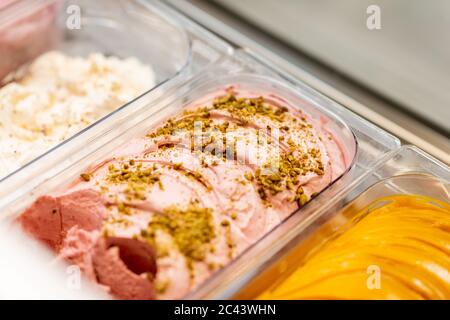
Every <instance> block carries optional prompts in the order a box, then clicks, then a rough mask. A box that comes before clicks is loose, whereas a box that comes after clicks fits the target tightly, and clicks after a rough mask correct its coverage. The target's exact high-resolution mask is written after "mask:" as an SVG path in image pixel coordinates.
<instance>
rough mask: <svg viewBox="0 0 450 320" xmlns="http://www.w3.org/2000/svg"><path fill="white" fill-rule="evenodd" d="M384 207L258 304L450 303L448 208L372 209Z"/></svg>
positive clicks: (393, 205) (413, 200)
mask: <svg viewBox="0 0 450 320" xmlns="http://www.w3.org/2000/svg"><path fill="white" fill-rule="evenodd" d="M386 202H387V204H385V205H383V206H381V207H380V206H378V207H377V206H374V205H373V204H372V205H371V206H370V207H371V208H374V207H377V208H376V209H373V210H372V211H368V209H367V208H366V209H364V210H362V211H361V212H360V213H359V214H357V215H356V217H355V218H354V219H353V220H352V221H350V224H352V225H353V226H351V227H349V228H347V230H346V231H344V232H343V233H342V234H341V235H338V236H337V237H334V238H333V239H332V240H330V241H328V242H327V243H326V244H325V245H324V246H322V247H321V248H318V250H315V251H314V252H312V253H311V254H310V255H309V258H308V257H307V258H306V259H305V260H304V262H303V264H302V265H301V266H300V267H299V268H298V269H296V270H295V271H294V272H293V273H292V274H291V275H289V276H288V277H287V278H286V279H285V280H282V281H280V282H278V283H277V284H275V285H274V286H273V287H272V288H270V289H269V290H267V291H266V292H264V293H263V294H262V295H260V296H259V297H258V298H259V299H450V271H449V270H450V205H449V204H448V203H444V202H441V201H438V200H435V199H431V198H427V197H422V196H415V195H401V196H400V195H398V196H391V197H386V198H382V199H379V200H377V201H376V204H380V205H382V204H383V203H386ZM344 230H345V228H344Z"/></svg>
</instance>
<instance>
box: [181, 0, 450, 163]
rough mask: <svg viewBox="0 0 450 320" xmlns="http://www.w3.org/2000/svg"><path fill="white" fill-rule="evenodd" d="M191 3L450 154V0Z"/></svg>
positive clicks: (412, 137) (405, 137) (414, 138)
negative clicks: (370, 25) (376, 11)
mask: <svg viewBox="0 0 450 320" xmlns="http://www.w3.org/2000/svg"><path fill="white" fill-rule="evenodd" d="M175 2H176V1H175ZM190 3H191V4H193V5H194V6H196V7H198V8H200V9H201V10H203V11H205V12H206V13H208V14H209V15H212V16H214V17H215V18H217V19H219V20H220V21H222V22H224V23H225V24H226V25H227V26H231V27H232V28H234V29H236V30H237V31H238V32H239V33H241V34H242V35H244V36H247V37H249V38H251V39H252V40H254V41H255V42H257V43H259V44H260V45H262V46H263V47H265V48H267V49H269V50H271V51H273V52H275V53H276V54H278V55H279V56H281V57H283V58H284V59H286V60H288V61H290V62H291V63H293V64H295V65H296V66H299V67H300V68H302V69H303V70H305V71H306V72H308V73H309V74H311V75H313V76H314V77H317V78H318V79H320V80H321V81H323V82H325V83H326V84H328V85H330V86H332V87H333V88H335V89H337V90H339V91H341V92H343V93H344V94H346V95H348V96H349V97H351V98H353V99H355V100H357V101H358V102H360V103H362V104H364V106H367V107H368V108H370V109H371V110H373V111H375V112H376V113H377V114H379V115H381V116H382V117H385V118H387V119H389V120H390V121H392V122H393V123H394V124H396V125H398V126H399V127H401V129H405V130H407V131H409V132H410V133H413V134H412V135H408V134H399V132H395V131H399V130H400V129H399V128H391V130H390V129H389V125H388V124H387V123H385V124H384V125H383V123H377V124H378V125H380V126H383V127H384V128H385V129H387V130H389V131H391V132H393V133H394V134H396V135H397V136H400V137H401V138H402V139H403V140H404V141H405V142H408V143H413V144H418V145H420V146H421V147H422V148H424V147H423V146H424V145H425V144H429V146H428V147H429V150H427V151H429V152H431V151H430V150H432V149H433V148H436V149H439V150H440V151H442V153H441V154H440V156H438V157H440V158H441V159H444V160H445V158H446V159H447V161H448V155H449V154H450V140H449V137H450V72H449V71H450V42H449V41H447V40H448V39H450V1H448V0H433V1H423V0H339V1H336V0H278V1H274V0H213V1H207V0H190ZM371 5H376V6H377V7H378V8H379V16H378V17H377V18H379V29H373V30H370V29H369V28H368V25H367V20H368V19H373V17H374V15H373V11H370V12H369V13H368V12H367V10H368V9H367V8H368V7H369V6H371ZM371 17H372V18H371ZM371 21H372V22H373V20H371ZM369 120H371V121H373V122H377V121H381V122H382V119H381V120H380V119H378V120H376V119H369ZM419 140H421V141H420V142H419ZM422 140H423V141H422ZM431 153H433V152H431ZM435 155H436V154H435ZM436 156H437V155H436Z"/></svg>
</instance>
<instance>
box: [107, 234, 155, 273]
mask: <svg viewBox="0 0 450 320" xmlns="http://www.w3.org/2000/svg"><path fill="white" fill-rule="evenodd" d="M105 241H106V246H107V248H108V249H109V248H111V247H118V248H119V257H120V259H121V260H122V261H123V263H124V264H125V265H126V266H127V268H128V269H129V270H130V271H132V272H134V273H135V274H138V275H139V274H143V273H151V274H152V275H154V276H155V275H156V272H157V263H156V252H155V250H154V249H153V248H152V247H151V246H150V245H149V244H148V243H144V242H142V241H139V240H136V239H130V238H122V237H108V238H106V239H105Z"/></svg>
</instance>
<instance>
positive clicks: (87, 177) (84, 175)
mask: <svg viewBox="0 0 450 320" xmlns="http://www.w3.org/2000/svg"><path fill="white" fill-rule="evenodd" d="M80 177H81V179H83V180H84V181H86V182H87V181H90V180H91V174H90V173H82V174H80Z"/></svg>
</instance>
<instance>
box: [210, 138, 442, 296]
mask: <svg viewBox="0 0 450 320" xmlns="http://www.w3.org/2000/svg"><path fill="white" fill-rule="evenodd" d="M449 188H450V169H449V167H448V166H446V165H444V164H442V163H440V162H438V161H437V160H435V159H433V158H432V157H430V156H428V155H427V154H425V153H424V152H422V151H421V150H419V149H417V148H415V147H411V146H405V147H402V148H401V149H400V150H399V151H397V152H396V153H394V154H393V155H391V156H390V157H389V158H388V159H386V160H385V161H383V162H381V163H379V164H378V165H377V166H375V167H374V168H373V169H372V170H370V172H368V174H367V175H365V176H364V178H362V179H359V180H358V181H356V183H355V184H354V185H353V187H352V188H350V189H349V190H347V191H346V192H344V193H342V194H341V195H340V196H339V197H338V198H336V199H334V200H332V201H330V202H329V203H327V205H326V206H324V207H323V208H322V209H321V210H317V211H316V212H315V213H314V215H313V216H311V217H310V219H308V220H306V221H301V222H298V221H295V222H294V223H295V224H290V223H287V224H285V225H284V226H280V228H279V230H276V231H275V232H273V234H272V235H271V236H274V237H275V236H278V237H279V238H278V240H279V241H280V242H281V243H282V244H283V245H282V248H281V249H279V250H277V252H276V253H275V251H273V252H270V251H269V252H266V254H268V256H270V259H268V260H267V261H266V262H265V263H264V264H262V265H259V266H258V267H255V268H250V269H251V271H249V272H248V273H247V274H245V275H244V276H242V278H241V279H239V280H237V281H235V282H234V283H231V284H230V283H228V284H226V285H224V286H223V287H222V288H221V289H222V290H221V289H218V290H217V291H216V292H215V293H216V294H215V295H212V296H209V297H215V298H235V299H253V298H256V297H258V296H260V295H261V294H262V293H263V292H265V295H262V296H260V297H261V298H263V299H271V294H272V292H273V290H276V288H277V287H278V286H279V285H280V284H282V283H283V281H285V280H286V279H288V278H289V277H290V276H291V275H292V274H293V272H295V271H296V270H297V269H298V268H299V267H300V266H304V265H305V264H306V265H307V263H308V261H309V259H311V257H312V258H314V254H317V253H318V254H320V252H321V250H323V248H327V247H326V246H325V245H326V244H328V243H333V240H335V239H339V238H338V237H339V236H341V235H345V232H346V231H347V230H352V227H353V226H354V225H355V224H358V223H359V222H360V221H364V219H365V218H366V217H368V216H369V217H370V215H371V214H372V213H373V212H377V210H379V209H383V208H384V207H385V206H387V205H390V204H391V203H392V202H395V201H405V199H406V201H409V200H411V199H418V201H419V202H418V203H419V204H418V206H419V207H420V206H422V207H423V206H424V204H425V203H426V204H427V205H429V206H430V207H433V206H436V208H439V209H442V210H444V211H445V209H444V208H443V207H442V205H440V204H439V203H438V202H439V201H441V202H442V203H445V204H449V203H450V196H449V191H450V189H449ZM402 196H406V198H402ZM409 197H411V198H409ZM424 199H425V200H424ZM361 213H362V215H361V216H360V215H359V214H361ZM406 213H407V212H405V214H406ZM448 213H450V212H448ZM423 218H426V217H423ZM413 219H417V217H415V218H413ZM416 223H417V222H416ZM439 223H440V222H438V221H435V222H434V224H431V226H435V227H436V226H438V225H439ZM288 225H291V226H292V227H291V228H289V230H288V231H287V230H286V228H288ZM386 227H388V228H389V226H386ZM408 228H411V227H410V226H407V227H406V229H404V230H406V232H408V230H409V229H408ZM441 229H442V230H440V229H436V230H437V231H436V232H442V233H444V232H445V224H444V222H442V228H441ZM380 230H381V231H383V230H384V229H381V227H380ZM366 232H367V230H366ZM373 232H374V231H373V229H372V232H371V234H370V235H369V234H367V233H366V234H367V237H369V238H366V239H369V240H368V241H370V237H374V235H376V233H373ZM398 232H400V233H401V232H403V231H401V230H400V229H399V230H398ZM423 232H425V230H424V231H423ZM427 232H428V231H427ZM436 232H435V233H428V237H430V236H431V235H432V234H433V235H435V234H436ZM286 233H287V235H286ZM361 236H364V234H361ZM414 236H416V237H417V238H414ZM414 236H413V235H410V237H413V238H408V239H411V241H412V243H414V241H416V243H415V245H414V246H415V247H417V248H420V247H421V246H422V245H423V244H425V245H428V242H427V236H426V234H424V235H419V234H416V233H415V234H414ZM405 237H406V236H405ZM422 238H423V239H422ZM391 239H392V237H391ZM419 239H422V240H419ZM269 241H270V240H269ZM380 241H388V239H387V238H385V239H384V240H381V239H380ZM391 241H392V240H391ZM398 241H402V242H405V243H406V240H405V239H401V240H395V241H394V243H395V242H398ZM442 241H444V240H442ZM429 243H430V247H429V248H428V249H427V251H426V252H427V255H428V254H430V256H427V255H425V256H421V259H423V261H427V259H431V258H430V257H431V253H432V251H433V250H434V249H435V248H438V246H435V245H433V242H431V241H430V242H429ZM435 243H436V242H435ZM380 245H381V243H380ZM442 245H443V246H445V245H448V243H442ZM354 246H355V250H358V246H357V245H356V244H354ZM334 248H335V249H334V250H336V247H334ZM374 248H375V247H374ZM432 249H433V250H432ZM274 250H276V249H274ZM385 250H387V251H389V248H386V249H385ZM396 250H397V251H398V252H397V254H396V255H397V256H396V257H392V258H391V259H392V260H383V259H381V260H378V261H381V262H384V261H387V262H386V265H385V266H384V269H383V268H380V272H381V281H380V282H379V283H380V284H379V287H377V288H376V289H381V288H383V283H384V282H383V281H387V282H386V286H388V284H389V281H392V280H390V279H392V277H394V279H396V277H399V278H400V279H401V278H402V275H393V274H392V272H393V270H386V268H388V266H389V265H390V264H392V263H395V261H396V259H398V261H401V254H402V252H403V254H404V256H405V257H409V256H408V255H409V254H412V253H414V252H413V251H412V250H411V249H408V247H407V246H406V245H405V247H403V248H402V247H397V248H396ZM355 252H356V251H354V253H355ZM437 252H438V253H439V252H442V251H439V250H438V251H437ZM311 253H313V254H311ZM435 254H436V253H435ZM388 255H390V254H389V253H388V254H386V257H385V258H384V259H388V258H387V256H388ZM349 257H350V259H351V257H352V256H351V255H349ZM370 257H371V256H369V258H367V261H369V262H370V261H371V259H370ZM417 257H419V256H417ZM322 258H323V259H325V258H324V256H322ZM335 258H336V257H335ZM413 259H414V258H413ZM417 259H419V258H417ZM255 260H258V258H257V257H255ZM372 260H374V261H377V257H376V256H372ZM250 261H252V260H251V259H250ZM318 261H320V260H317V259H316V260H315V262H316V263H317V262H318ZM324 261H325V260H324ZM430 261H432V260H430ZM437 261H441V262H442V263H443V265H444V266H445V262H444V260H436V265H435V266H434V267H432V262H429V263H427V264H423V263H422V264H417V269H413V268H412V267H411V265H410V267H409V269H408V268H407V269H405V270H404V271H405V273H404V277H407V276H408V272H410V273H411V274H414V270H419V271H418V273H417V275H416V276H417V278H416V280H415V283H414V284H413V283H411V284H410V285H406V288H407V290H406V291H403V292H402V290H401V289H398V287H400V286H401V285H400V284H397V286H395V287H394V289H395V288H397V289H398V292H396V293H394V292H391V293H389V288H386V290H387V293H385V292H384V293H383V294H382V295H376V294H374V292H376V293H378V292H377V290H373V291H371V290H369V289H373V288H369V287H367V288H366V280H367V279H368V277H369V276H370V275H371V274H370V273H369V271H370V270H371V269H370V270H369V269H367V270H369V271H368V272H367V273H366V267H367V268H370V267H371V266H372V265H371V264H370V263H369V262H368V265H367V266H366V267H364V270H363V271H361V272H362V273H363V275H362V280H361V281H362V282H361V283H359V282H358V283H357V285H356V286H355V288H356V289H357V292H359V294H363V296H360V298H363V297H366V298H367V297H370V296H373V297H379V298H380V297H381V298H382V299H384V298H387V297H391V298H395V297H397V298H398V297H399V296H400V297H401V296H402V295H401V294H405V292H407V293H408V294H411V293H414V295H417V296H414V295H413V296H409V297H410V298H413V297H414V298H421V299H422V298H427V297H428V298H433V297H434V298H444V299H448V296H447V297H446V298H445V293H443V292H445V289H444V288H445V287H447V288H448V275H446V272H447V274H448V270H446V271H445V270H442V271H443V272H440V271H438V270H439V269H438V268H439V267H438V263H437ZM330 263H331V262H330ZM347 263H351V262H350V261H348V262H347ZM409 263H412V264H413V265H414V263H418V261H416V260H414V261H411V262H409ZM250 264H255V263H254V262H253V261H252V263H250ZM405 264H406V262H405ZM422 265H423V269H420V268H419V267H422ZM327 266H329V267H330V268H331V266H330V264H327ZM372 267H373V266H372ZM402 267H404V266H402V265H401V264H399V265H398V268H400V270H402V269H401V268H402ZM342 268H344V266H343V265H342ZM355 268H357V267H355ZM427 269H428V270H429V271H428V272H430V274H432V272H433V271H435V272H436V275H439V274H440V275H441V277H442V279H443V280H442V279H441V280H439V281H441V285H442V287H441V289H439V286H437V287H434V288H433V282H428V283H427V281H428V280H425V279H428V278H427V277H430V275H428V276H427V275H426V272H425V270H427ZM298 270H300V269H298ZM308 270H309V269H308ZM374 270H375V269H374ZM420 270H422V271H420ZM305 272H306V271H305ZM317 272H320V270H317ZM322 272H325V270H323V271H322ZM341 272H344V271H341ZM347 272H349V273H350V272H351V269H350V268H349V270H348V271H347ZM384 272H386V274H385V276H383V273H384ZM324 274H325V273H324ZM436 275H435V276H431V277H432V278H431V279H433V277H436ZM296 276H297V277H299V276H300V273H296ZM384 277H386V278H385V279H386V280H383V279H384ZM324 279H329V278H324ZM349 279H350V280H348V281H351V278H349ZM357 279H359V278H357ZM411 279H414V277H413V276H412V277H411ZM292 281H293V279H291V284H293V282H292ZM299 281H301V280H297V282H296V283H298V282H299ZM322 281H323V280H322ZM400 281H401V283H402V282H403V281H406V280H404V279H403V280H400ZM410 281H411V280H410ZM422 281H423V282H422ZM434 281H435V280H434ZM305 282H307V279H306V280H305ZM406 282H407V281H406ZM315 284H317V283H315ZM315 284H310V287H313V288H315V287H314V285H315ZM319 285H320V283H319ZM434 285H435V284H434ZM427 286H428V287H427ZM310 287H308V286H305V287H300V288H302V289H298V290H299V292H307V293H308V292H310V291H308V290H310V289H308V288H310ZM286 288H287V287H286ZM322 288H323V287H322ZM325 288H326V287H325ZM355 288H354V289H355ZM412 288H414V289H412ZM427 288H428V289H427ZM430 288H433V289H434V290H430ZM335 289H336V288H335ZM341 289H342V290H337V289H336V290H337V292H330V291H326V290H322V291H320V290H319V291H315V292H316V294H317V296H316V298H317V297H322V298H326V297H333V296H336V297H338V296H340V297H345V296H347V297H352V296H353V297H355V296H357V293H355V292H348V290H347V289H345V288H341ZM356 289H355V290H356ZM391 289H392V288H391ZM394 289H393V290H394ZM442 289H444V290H443V291H442ZM283 290H284V291H283V292H285V296H284V297H285V298H286V297H287V295H289V292H291V293H290V294H294V295H295V291H294V289H289V290H291V291H287V289H283ZM300 290H303V291H300ZM365 290H367V291H365ZM403 290H404V289H403ZM410 291H411V292H410ZM277 292H278V294H279V292H280V291H277ZM312 292H313V293H310V294H314V291H312ZM317 292H321V295H320V294H319V293H317ZM324 292H325V293H326V294H327V295H324ZM430 292H431V293H430ZM436 292H437V293H436ZM442 294H444V296H442ZM447 295H448V290H447ZM273 296H274V297H276V295H273ZM299 296H301V294H300V293H299ZM280 297H281V298H282V296H280V295H279V296H278V298H280ZM312 297H314V295H313V296H312ZM310 298H311V296H310ZM363 299H364V298H363Z"/></svg>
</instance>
